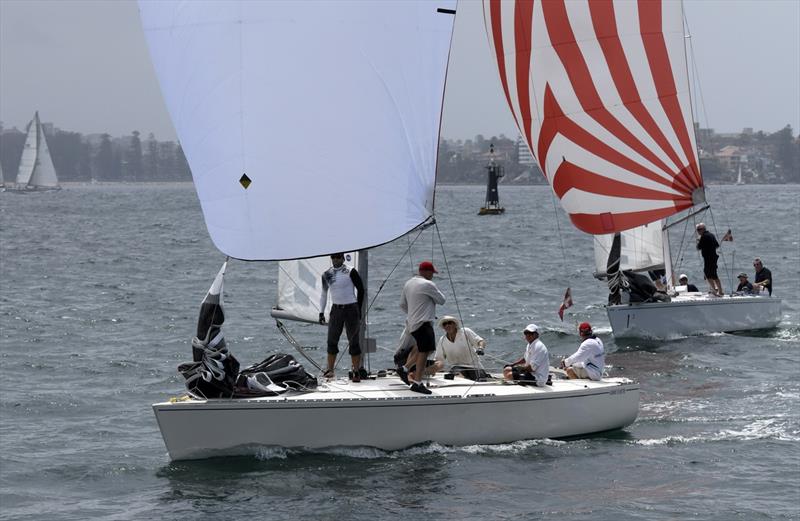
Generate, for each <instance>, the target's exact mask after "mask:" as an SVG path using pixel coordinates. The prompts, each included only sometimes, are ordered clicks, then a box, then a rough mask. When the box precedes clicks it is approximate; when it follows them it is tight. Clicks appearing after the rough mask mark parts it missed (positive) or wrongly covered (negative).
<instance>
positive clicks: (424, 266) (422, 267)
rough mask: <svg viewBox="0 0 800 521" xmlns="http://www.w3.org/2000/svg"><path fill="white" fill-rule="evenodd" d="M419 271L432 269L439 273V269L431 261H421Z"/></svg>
mask: <svg viewBox="0 0 800 521" xmlns="http://www.w3.org/2000/svg"><path fill="white" fill-rule="evenodd" d="M419 271H432V272H434V273H439V272H438V271H436V268H434V267H433V263H432V262H431V261H422V262H420V263H419Z"/></svg>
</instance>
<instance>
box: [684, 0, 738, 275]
mask: <svg viewBox="0 0 800 521" xmlns="http://www.w3.org/2000/svg"><path fill="white" fill-rule="evenodd" d="M683 23H684V24H685V25H686V32H687V33H688V34H689V38H688V39H689V54H690V55H691V61H692V72H693V76H694V89H695V91H696V93H697V96H695V98H696V99H699V100H700V107H701V108H702V111H703V119H704V120H705V125H706V128H707V129H710V128H711V125H710V124H709V121H708V112H707V111H706V101H705V97H704V96H703V88H702V82H701V81H700V70H699V69H698V67H697V59H696V56H695V53H694V43H693V42H692V38H691V30H690V29H689V19H688V18H686V11H683ZM695 134H696V133H695ZM708 134H709V136H708V140H709V143H708V145H709V146H708V148H709V149H710V148H711V146H710V145H711V143H710V140H711V135H710V132H709V133H708ZM695 140H697V136H696V135H695ZM709 153H710V151H709ZM697 161H698V165H699V161H700V157H699V153H698V158H697ZM718 193H719V195H720V202H721V205H720V207H721V208H727V207H728V204H727V201H726V200H725V192H724V190H720V191H719V192H718ZM723 218H724V216H723ZM712 219H713V215H712ZM714 231H715V232H716V231H717V230H716V228H715V229H714ZM723 262H724V259H723ZM728 278H729V279H730V273H729V274H728Z"/></svg>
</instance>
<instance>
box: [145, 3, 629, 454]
mask: <svg viewBox="0 0 800 521" xmlns="http://www.w3.org/2000/svg"><path fill="white" fill-rule="evenodd" d="M139 7H140V12H141V17H142V24H143V27H144V31H145V34H146V37H147V40H148V43H149V46H150V50H151V55H152V57H153V62H154V65H155V69H156V71H157V73H158V76H159V80H160V82H161V87H162V91H163V94H164V97H165V99H166V103H167V107H168V108H169V110H170V113H171V116H172V119H173V122H174V123H175V127H176V129H177V132H178V135H179V136H180V140H181V145H182V146H183V147H184V150H185V152H186V156H187V158H188V160H189V163H190V165H191V167H192V175H193V177H194V182H195V187H196V189H197V193H198V196H199V198H200V201H201V205H202V210H203V214H204V217H205V220H206V225H207V227H208V230H209V233H210V235H211V237H212V239H213V241H214V243H215V245H216V246H217V248H219V249H220V250H221V251H222V252H223V253H225V254H226V255H228V256H230V257H232V258H236V259H244V260H287V259H303V258H306V259H307V258H311V257H321V256H326V255H328V254H330V253H332V252H339V251H360V252H361V253H362V255H363V252H364V251H365V250H366V249H367V248H370V247H375V246H377V245H380V244H384V243H386V242H389V241H391V240H394V239H395V238H398V237H400V236H403V235H404V234H406V233H408V232H410V231H411V230H414V229H416V228H418V227H419V226H423V225H425V224H426V223H430V222H431V221H432V219H433V195H434V183H435V172H436V156H437V149H438V141H439V127H440V119H441V107H442V95H443V91H444V81H445V71H446V65H447V59H448V54H449V46H450V39H451V34H452V28H453V13H454V10H455V1H454V0H440V1H437V2H429V1H408V0H406V1H397V2H374V3H373V2H358V1H355V2H316V3H311V2H308V3H306V2H277V1H276V2H246V1H228V2H193V3H191V2H190V3H180V2H141V3H140V5H139ZM301 207H302V212H299V211H298V209H299V208H301ZM354 215H356V216H358V218H359V219H358V220H357V221H354V218H353V216H354ZM344 221H347V222H348V226H329V225H328V223H336V222H344ZM358 263H359V269H360V270H361V269H362V268H361V266H362V265H365V256H364V257H361V259H360V260H359V261H358ZM307 267H308V266H304V267H300V268H298V269H299V270H305V269H306V268H307ZM322 267H326V266H322ZM290 269H293V268H288V267H287V268H286V272H287V273H288V274H289V275H290V276H291V277H294V278H304V279H306V280H307V281H308V282H309V283H310V284H311V285H313V284H314V283H316V280H314V279H316V278H318V275H315V274H314V269H321V268H319V267H318V268H314V269H311V270H310V271H297V272H291V271H290ZM220 273H222V271H221V272H220ZM365 275H366V273H362V278H363V277H364V276H365ZM221 276H222V275H221V274H220V275H219V277H220V278H221ZM220 284H221V283H220ZM220 284H217V283H216V282H215V285H214V286H212V290H213V289H214V288H215V287H216V288H218V289H217V291H218V292H219V293H220V295H219V297H217V300H218V301H221V289H220V288H219V286H220ZM316 291H318V290H317V289H306V290H305V292H302V291H298V294H301V293H305V294H304V295H301V296H300V298H297V299H294V300H303V299H304V298H305V299H306V300H307V301H310V302H312V303H313V302H314V301H316V298H317V294H315V292H316ZM292 292H294V290H292ZM211 293H212V292H210V294H211ZM280 302H281V301H280V300H279V306H278V307H279V308H280V309H278V310H275V311H277V312H282V313H284V315H282V318H287V317H288V316H289V315H292V316H298V317H301V316H302V314H303V312H302V310H301V311H293V310H290V309H287V308H288V307H289V306H288V305H287V304H280ZM284 302H285V301H284ZM306 308H307V309H306V311H305V313H306V314H308V313H309V309H308V306H306ZM317 313H318V310H316V309H313V304H311V310H310V317H311V318H310V320H312V321H313V320H314V318H315V317H316V315H317ZM429 387H430V389H431V390H432V394H431V395H423V394H418V393H413V392H411V391H410V390H409V389H408V387H407V386H406V385H404V384H403V383H402V382H401V380H400V379H399V378H398V377H396V376H385V377H377V378H375V379H374V380H372V379H369V380H364V381H362V382H361V383H351V382H341V381H331V382H326V383H322V384H321V385H319V386H318V387H317V388H316V389H314V390H310V391H309V392H299V391H289V392H286V393H283V394H280V395H278V396H266V397H259V398H246V399H245V398H217V399H201V398H200V397H197V396H190V397H188V398H187V399H185V400H177V401H165V402H162V403H157V404H154V405H153V409H154V412H155V415H156V418H157V420H158V424H159V428H160V429H161V433H162V436H163V438H164V442H165V445H166V446H167V450H168V451H169V454H170V457H171V458H173V459H188V458H201V457H208V456H218V455H224V454H240V453H252V452H253V451H255V450H256V447H259V446H264V445H267V446H269V445H273V446H274V445H277V446H283V447H308V448H318V447H327V446H372V447H379V448H382V449H398V448H402V447H407V446H410V445H413V444H417V443H422V442H426V441H436V442H440V443H446V444H454V445H465V444H476V443H500V442H508V441H512V440H519V439H527V438H538V437H561V436H571V435H579V434H586V433H591V432H599V431H605V430H611V429H617V428H622V427H624V426H626V425H628V424H630V423H632V422H633V421H634V420H635V418H636V416H637V413H638V403H639V385H638V384H637V383H635V382H632V381H630V380H628V379H623V378H608V379H604V380H601V381H599V382H590V381H587V380H580V381H566V380H556V381H554V383H553V385H552V386H545V387H541V388H540V387H524V386H520V385H516V384H504V383H501V382H499V381H487V382H472V381H468V380H464V379H462V378H461V377H456V378H455V379H453V380H446V379H444V378H441V377H438V376H436V377H433V378H431V380H430V382H429ZM422 416H425V417H428V418H433V417H435V418H436V421H425V422H419V421H418V419H419V418H420V417H422ZM476 418H480V421H475V419H476ZM354 425H359V426H360V427H358V428H354V427H353V426H354ZM365 425H368V426H369V428H362V427H363V426H365Z"/></svg>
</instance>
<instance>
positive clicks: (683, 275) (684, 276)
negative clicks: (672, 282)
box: [678, 273, 689, 280]
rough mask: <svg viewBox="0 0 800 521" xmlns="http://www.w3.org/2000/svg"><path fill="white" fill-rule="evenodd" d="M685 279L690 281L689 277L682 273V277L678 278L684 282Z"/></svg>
mask: <svg viewBox="0 0 800 521" xmlns="http://www.w3.org/2000/svg"><path fill="white" fill-rule="evenodd" d="M683 279H686V280H689V277H687V276H686V274H685V273H681V276H680V277H678V280H683Z"/></svg>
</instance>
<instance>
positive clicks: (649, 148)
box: [484, 0, 704, 234]
mask: <svg viewBox="0 0 800 521" xmlns="http://www.w3.org/2000/svg"><path fill="white" fill-rule="evenodd" d="M484 15H485V22H486V30H487V32H488V35H489V42H490V45H491V46H492V49H493V55H494V57H495V58H496V60H497V68H498V72H499V74H500V81H501V84H502V87H503V91H504V94H505V98H506V100H507V102H508V105H509V107H510V108H511V111H512V113H513V115H514V118H515V119H516V122H517V126H518V127H519V129H520V132H521V133H522V135H523V136H524V138H525V139H526V141H527V143H528V146H529V147H530V149H531V152H532V153H533V155H534V156H535V157H536V159H537V160H538V162H539V166H540V167H541V169H542V172H543V173H544V175H545V177H547V180H548V182H549V183H550V185H551V186H552V188H553V191H554V192H555V193H556V195H557V196H558V197H559V199H560V200H561V205H562V206H563V207H564V209H565V210H566V211H567V213H569V216H570V218H571V219H572V222H573V223H574V224H575V226H576V227H577V228H579V229H580V230H583V231H585V232H587V233H592V234H602V233H612V232H618V231H622V230H626V229H629V228H633V227H635V226H639V225H642V224H645V223H650V222H653V221H656V220H659V219H663V218H666V217H668V216H670V215H672V214H674V213H677V212H679V211H681V210H684V209H686V208H689V207H691V206H692V205H693V204H697V203H699V202H701V201H702V200H704V196H703V190H702V187H703V180H702V177H701V176H700V169H699V167H698V159H697V145H696V143H695V138H694V130H693V123H692V111H691V100H690V96H689V81H688V75H687V67H686V54H685V48H684V39H685V36H684V30H683V7H682V5H681V3H680V2H678V1H674V0H665V1H661V0H638V1H634V0H620V1H611V0H570V1H565V0H541V1H540V0H536V1H530V0H528V1H525V0H516V1H500V0H484Z"/></svg>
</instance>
